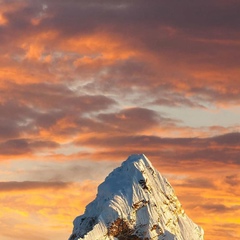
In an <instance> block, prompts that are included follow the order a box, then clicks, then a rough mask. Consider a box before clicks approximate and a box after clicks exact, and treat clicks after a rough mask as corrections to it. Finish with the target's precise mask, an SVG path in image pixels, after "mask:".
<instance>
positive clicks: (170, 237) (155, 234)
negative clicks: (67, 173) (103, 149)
mask: <svg viewBox="0 0 240 240" xmlns="http://www.w3.org/2000/svg"><path fill="white" fill-rule="evenodd" d="M113 239H115V240H117V239H119V240H124V239H135V240H141V239H142V240H150V239H156V240H203V229H202V228H201V227H199V226H197V225H196V224H195V223H193V221H192V220H191V219H190V218H189V217H188V216H187V215H186V213H185V212H184V210H183V208H182V206H181V204H180V202H179V200H178V198H177V196H176V195H175V193H174V190H173V188H172V186H171V185H170V183H169V182H168V181H167V179H166V178H164V177H163V176H162V175H161V174H160V173H159V172H158V171H157V170H156V169H155V168H154V167H153V166H152V164H151V162H150V161H149V160H148V158H147V157H146V156H145V155H144V154H134V155H131V156H129V158H128V159H127V160H126V161H124V162H123V163H122V165H121V166H120V167H118V168H116V169H114V170H113V171H112V172H111V173H110V174H109V175H108V176H107V177H106V179H105V181H104V182H103V183H101V184H100V185H99V187H98V193H97V196H96V198H95V200H93V201H92V202H91V203H89V204H88V205H87V206H86V210H85V212H84V214H83V215H81V216H78V217H77V218H76V219H75V220H74V228H73V232H72V235H71V236H70V237H69V240H113Z"/></svg>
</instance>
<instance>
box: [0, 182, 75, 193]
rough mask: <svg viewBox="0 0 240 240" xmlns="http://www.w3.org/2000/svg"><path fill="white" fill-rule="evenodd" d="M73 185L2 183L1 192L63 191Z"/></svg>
mask: <svg viewBox="0 0 240 240" xmlns="http://www.w3.org/2000/svg"><path fill="white" fill-rule="evenodd" d="M70 184H71V183H68V182H35V181H25V182H0V191H2V192H7V191H26V190H32V189H46V188H53V189H61V188H67V187H68V186H69V185H70Z"/></svg>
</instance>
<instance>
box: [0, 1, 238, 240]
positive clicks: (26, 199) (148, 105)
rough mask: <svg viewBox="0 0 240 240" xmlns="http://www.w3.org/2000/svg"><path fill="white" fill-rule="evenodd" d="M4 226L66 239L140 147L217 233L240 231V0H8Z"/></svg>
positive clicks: (1, 124) (0, 88)
mask: <svg viewBox="0 0 240 240" xmlns="http://www.w3.org/2000/svg"><path fill="white" fill-rule="evenodd" d="M0 6H1V7H0V239H1V240H13V239H14V240H15V239H19V240H32V239H34V240H51V239H59V240H66V239H68V237H69V236H70V234H71V232H72V221H73V220H74V218H75V217H76V216H78V215H80V214H82V213H83V212H84V209H85V206H86V205H87V204H88V203H89V202H90V201H92V200H93V199H94V198H95V196H96V191H97V186H98V185H99V184H100V183H101V182H102V181H103V180H104V179H105V177H106V176H107V175H108V173H110V172H111V171H112V170H113V169H114V168H116V167H117V166H119V165H120V164H121V162H122V161H124V160H125V159H127V157H128V156H129V155H130V154H134V153H144V154H145V155H146V156H147V157H148V158H149V159H150V161H151V162H152V164H153V165H154V166H155V167H156V168H157V169H158V170H159V171H160V173H161V174H162V175H164V176H165V177H167V179H168V180H169V182H170V183H171V185H172V186H173V188H174V190H175V192H176V194H177V196H178V198H179V200H180V202H181V203H182V205H183V208H184V209H185V212H186V213H187V214H188V216H189V217H190V218H192V219H193V221H194V222H196V223H197V224H199V225H201V226H202V227H203V228H204V231H205V240H212V239H218V240H227V239H228V240H229V239H231V240H239V239H240V171H239V169H240V152H239V150H240V68H239V66H240V55H239V53H240V14H239V12H240V2H239V1H238V0H208V1H206V0H203V1H195V0H191V1H190V0H182V1H179V0H171V1H163V0H158V1H156V0H151V1H146V0H145V1H144V0H131V1H127V0H125V1H124V0H118V1H116V0H102V1H98V0H68V1H66V0H34V1H31V0H0Z"/></svg>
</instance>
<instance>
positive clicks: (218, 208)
mask: <svg viewBox="0 0 240 240" xmlns="http://www.w3.org/2000/svg"><path fill="white" fill-rule="evenodd" d="M201 208H203V209H204V210H206V211H209V212H217V213H226V212H233V211H238V210H240V206H239V205H236V206H231V207H227V206H225V205H224V204H205V205H202V206H201Z"/></svg>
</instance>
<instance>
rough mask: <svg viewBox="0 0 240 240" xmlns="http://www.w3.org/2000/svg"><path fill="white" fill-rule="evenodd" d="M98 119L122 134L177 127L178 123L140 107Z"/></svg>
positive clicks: (105, 115) (102, 115) (101, 116)
mask: <svg viewBox="0 0 240 240" xmlns="http://www.w3.org/2000/svg"><path fill="white" fill-rule="evenodd" d="M98 119H99V120H101V121H102V122H104V124H107V125H108V126H109V127H110V129H113V130H114V129H115V130H117V131H121V132H140V131H142V130H147V129H148V128H151V127H154V126H157V125H162V126H163V125H164V126H170V125H175V124H176V122H177V121H175V120H173V119H170V118H166V117H163V116H160V115H159V114H158V113H157V112H156V111H153V110H150V109H147V108H139V107H135V108H128V109H123V110H121V111H120V112H118V113H109V114H99V115H98Z"/></svg>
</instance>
